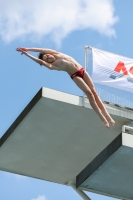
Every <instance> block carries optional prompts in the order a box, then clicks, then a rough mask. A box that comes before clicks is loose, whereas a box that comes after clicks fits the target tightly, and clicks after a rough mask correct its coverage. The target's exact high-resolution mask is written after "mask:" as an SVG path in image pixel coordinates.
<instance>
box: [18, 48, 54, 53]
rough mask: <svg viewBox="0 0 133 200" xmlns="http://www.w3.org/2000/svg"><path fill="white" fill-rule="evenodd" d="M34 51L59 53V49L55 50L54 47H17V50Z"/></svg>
mask: <svg viewBox="0 0 133 200" xmlns="http://www.w3.org/2000/svg"><path fill="white" fill-rule="evenodd" d="M21 50H23V51H32V52H44V53H46V54H56V53H58V52H57V51H55V50H52V49H45V48H24V47H18V48H17V49H16V51H21Z"/></svg>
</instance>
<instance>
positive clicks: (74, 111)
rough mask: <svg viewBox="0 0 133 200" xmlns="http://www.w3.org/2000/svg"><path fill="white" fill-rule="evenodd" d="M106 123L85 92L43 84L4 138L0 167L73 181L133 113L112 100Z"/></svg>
mask: <svg viewBox="0 0 133 200" xmlns="http://www.w3.org/2000/svg"><path fill="white" fill-rule="evenodd" d="M107 109H108V111H109V112H110V113H111V114H112V116H113V118H114V120H115V121H116V125H115V127H113V128H112V129H111V130H108V129H106V128H105V127H104V126H103V125H102V123H101V121H100V119H99V118H98V116H97V115H96V114H95V112H94V111H93V110H92V109H91V108H90V104H89V103H88V101H87V100H86V99H85V102H83V97H79V96H75V95H71V94H66V93H63V92H59V91H55V90H52V89H47V88H42V89H40V91H38V93H37V94H36V95H35V97H34V98H33V99H32V100H31V102H30V103H29V104H28V105H27V107H26V108H25V109H24V111H23V112H22V113H21V114H20V115H19V116H18V117H17V116H16V120H15V122H13V123H12V125H11V127H9V128H8V129H7V131H6V133H4V135H3V136H2V138H1V139H0V145H1V147H0V170H3V171H7V172H12V173H16V174H22V175H25V176H29V177H34V178H38V179H42V180H48V181H52V182H55V183H60V184H65V185H67V184H68V182H69V181H72V180H74V181H76V176H77V175H78V174H79V173H80V172H81V171H82V170H83V169H84V168H85V167H86V166H87V165H88V164H89V163H90V162H92V161H93V160H94V158H95V157H96V156H97V155H99V153H100V152H101V151H103V150H104V149H105V148H106V147H107V146H108V145H109V144H110V143H111V142H112V141H114V140H115V139H116V138H117V137H119V135H120V134H121V128H122V126H123V125H126V124H127V123H129V122H130V121H131V120H132V119H133V113H132V112H131V111H128V110H120V109H119V108H115V107H111V106H109V105H107Z"/></svg>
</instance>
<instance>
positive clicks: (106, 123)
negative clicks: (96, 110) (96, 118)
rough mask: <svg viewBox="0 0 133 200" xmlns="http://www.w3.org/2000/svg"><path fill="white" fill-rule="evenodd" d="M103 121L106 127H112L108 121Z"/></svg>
mask: <svg viewBox="0 0 133 200" xmlns="http://www.w3.org/2000/svg"><path fill="white" fill-rule="evenodd" d="M102 123H103V125H104V126H105V127H106V128H108V129H110V125H109V123H108V121H102Z"/></svg>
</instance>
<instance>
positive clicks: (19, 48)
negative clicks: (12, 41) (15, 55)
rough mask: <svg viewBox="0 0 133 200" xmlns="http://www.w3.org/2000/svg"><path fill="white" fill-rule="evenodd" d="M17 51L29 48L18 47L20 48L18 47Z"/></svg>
mask: <svg viewBox="0 0 133 200" xmlns="http://www.w3.org/2000/svg"><path fill="white" fill-rule="evenodd" d="M16 51H20V52H22V51H28V49H27V48H24V47H18V48H16Z"/></svg>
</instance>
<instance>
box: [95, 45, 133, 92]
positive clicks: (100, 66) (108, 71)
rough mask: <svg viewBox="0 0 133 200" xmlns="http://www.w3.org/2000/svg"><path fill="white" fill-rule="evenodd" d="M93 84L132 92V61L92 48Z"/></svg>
mask: <svg viewBox="0 0 133 200" xmlns="http://www.w3.org/2000/svg"><path fill="white" fill-rule="evenodd" d="M92 57H93V70H92V80H93V81H94V83H99V84H101V85H107V86H110V87H114V88H118V89H121V90H125V91H129V92H133V59H130V58H126V57H123V56H120V55H116V54H113V53H110V52H106V51H102V50H99V49H95V48H92Z"/></svg>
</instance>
